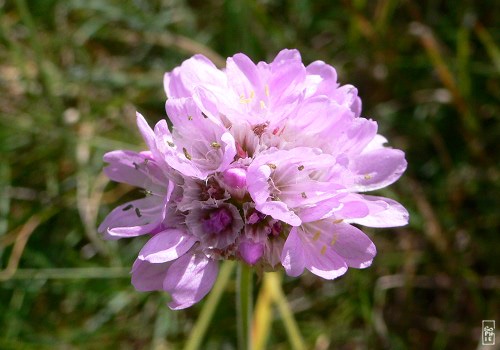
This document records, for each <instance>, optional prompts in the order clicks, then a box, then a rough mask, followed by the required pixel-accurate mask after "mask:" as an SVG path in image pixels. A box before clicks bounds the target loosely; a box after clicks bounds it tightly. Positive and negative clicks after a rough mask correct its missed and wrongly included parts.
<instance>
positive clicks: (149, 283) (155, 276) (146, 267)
mask: <svg viewBox="0 0 500 350" xmlns="http://www.w3.org/2000/svg"><path fill="white" fill-rule="evenodd" d="M171 264H172V263H171V262H167V263H163V264H152V263H150V262H148V261H144V260H140V259H137V260H136V261H135V262H134V265H133V266H132V271H131V273H132V285H133V286H134V288H135V289H136V290H138V291H140V292H149V291H153V290H162V289H163V281H164V280H165V277H166V276H167V270H168V268H169V267H170V265H171Z"/></svg>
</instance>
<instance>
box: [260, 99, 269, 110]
mask: <svg viewBox="0 0 500 350" xmlns="http://www.w3.org/2000/svg"><path fill="white" fill-rule="evenodd" d="M260 109H267V106H266V103H265V102H264V101H262V100H260Z"/></svg>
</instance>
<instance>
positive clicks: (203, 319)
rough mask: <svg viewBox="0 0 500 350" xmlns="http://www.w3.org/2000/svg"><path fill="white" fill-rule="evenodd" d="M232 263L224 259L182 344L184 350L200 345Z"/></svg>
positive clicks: (226, 281)
mask: <svg viewBox="0 0 500 350" xmlns="http://www.w3.org/2000/svg"><path fill="white" fill-rule="evenodd" d="M234 265H235V263H234V261H229V260H227V261H225V262H224V263H223V264H222V267H221V269H220V272H219V277H218V278H217V282H215V285H214V287H213V288H212V291H211V292H210V295H209V296H208V298H207V300H206V301H205V303H204V305H203V309H202V310H201V313H200V316H198V319H197V320H196V324H195V325H194V327H193V329H192V330H191V333H190V334H189V337H188V341H187V343H186V345H185V346H184V349H185V350H195V349H198V348H199V347H200V344H201V341H202V340H203V337H204V336H205V333H206V331H207V328H208V325H209V324H210V321H211V320H212V316H213V315H214V311H215V309H216V307H217V305H219V301H220V298H221V296H222V293H223V292H224V290H225V289H226V286H227V283H228V282H229V278H230V277H231V274H232V272H233V268H234Z"/></svg>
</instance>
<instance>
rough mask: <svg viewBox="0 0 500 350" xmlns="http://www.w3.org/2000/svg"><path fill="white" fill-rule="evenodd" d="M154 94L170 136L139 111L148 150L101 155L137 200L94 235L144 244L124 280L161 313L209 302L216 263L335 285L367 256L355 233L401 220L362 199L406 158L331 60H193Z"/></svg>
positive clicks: (368, 248)
mask: <svg viewBox="0 0 500 350" xmlns="http://www.w3.org/2000/svg"><path fill="white" fill-rule="evenodd" d="M164 88H165V91H166V94H167V97H168V99H167V102H166V112H167V115H168V118H169V119H170V121H171V123H172V128H171V129H170V128H169V126H168V125H167V122H166V121H165V120H161V121H160V122H158V123H157V124H156V126H155V127H154V129H151V128H150V127H149V125H148V124H147V122H146V120H145V119H144V118H143V117H142V116H141V115H140V114H137V124H138V127H139V130H140V132H141V134H142V136H143V138H144V140H145V142H146V144H147V147H148V150H147V151H144V152H139V153H137V152H132V151H113V152H110V153H107V154H106V155H105V156H104V160H105V161H106V162H107V163H109V165H108V166H107V167H106V168H105V169H104V171H105V173H106V175H107V176H108V177H109V178H110V179H111V180H113V181H117V182H123V183H127V184H131V185H133V186H137V187H141V188H143V189H144V190H145V191H146V193H147V196H146V197H145V198H142V199H138V200H134V201H131V202H129V203H125V204H123V205H121V206H119V207H117V208H116V209H114V210H113V211H112V212H111V213H110V214H109V215H108V216H107V218H106V219H105V220H104V222H103V223H102V224H101V225H100V227H99V231H100V232H102V233H103V234H104V235H105V236H106V237H107V238H109V239H118V238H122V237H134V236H139V235H144V234H147V235H150V237H151V238H150V239H149V241H148V242H147V243H146V244H145V245H144V247H143V248H142V250H141V251H140V253H139V256H138V258H137V260H136V261H135V263H134V265H133V268H132V283H133V285H134V286H135V288H136V289H138V290H140V291H151V290H164V291H166V292H168V293H170V295H171V297H172V301H171V302H170V303H169V306H170V307H171V308H172V309H182V308H186V307H189V306H191V305H193V304H194V303H196V302H198V301H199V300H200V299H201V298H203V297H204V296H205V295H206V294H207V293H208V292H209V290H210V289H211V288H212V285H213V283H214V281H215V279H216V276H217V271H218V261H219V260H224V259H236V260H241V261H243V262H245V263H247V264H249V265H253V266H255V267H256V268H257V269H260V270H264V271H270V270H276V269H278V268H281V267H283V268H284V269H285V271H286V273H287V274H288V275H290V276H298V275H300V274H302V272H303V271H304V269H307V270H309V271H311V272H312V273H313V274H316V275H318V276H320V277H323V278H325V279H334V278H336V277H339V276H341V275H342V274H344V273H345V272H346V271H347V269H348V267H354V268H365V267H367V266H369V265H370V264H371V263H372V260H373V258H374V256H375V254H376V249H375V245H374V244H373V243H372V241H371V240H370V239H369V238H368V237H367V236H366V235H365V234H364V233H363V232H362V231H361V230H359V229H358V228H357V227H355V226H353V225H352V224H360V225H365V226H371V227H393V226H401V225H405V224H406V223H407V222H408V212H407V211H406V210H405V209H404V208H403V207H402V206H401V205H400V204H399V203H397V202H395V201H393V200H391V199H388V198H383V197H376V196H369V195H364V194H360V193H362V192H366V191H371V190H376V189H380V188H383V187H386V186H388V185H390V184H391V183H393V182H394V181H396V180H397V179H398V178H399V177H400V176H401V174H402V173H403V172H404V171H405V169H406V161H405V158H404V153H403V152H402V151H400V150H397V149H392V148H388V147H384V143H386V142H387V140H386V139H385V138H384V137H383V136H381V135H378V134H377V123H376V122H374V121H373V120H370V119H365V118H362V117H360V113H361V100H360V99H359V97H358V96H357V90H356V88H355V87H353V86H351V85H340V84H339V83H338V82H337V74H336V71H335V69H334V68H333V67H331V66H329V65H328V64H326V63H324V62H322V61H316V62H313V63H311V64H309V65H308V66H304V65H303V63H302V60H301V57H300V54H299V52H298V51H296V50H283V51H281V52H280V53H279V54H278V55H277V56H276V58H275V59H274V60H273V61H272V62H271V63H265V62H259V63H258V64H255V63H253V62H252V61H251V60H250V59H249V58H248V57H247V56H245V55H244V54H236V55H235V56H233V57H230V58H228V59H227V65H226V68H225V69H224V70H219V69H217V68H216V67H215V66H214V64H213V63H212V62H211V61H210V60H208V59H207V58H206V57H204V56H202V55H195V56H194V57H192V58H190V59H188V60H186V61H185V62H183V63H182V65H181V66H180V67H177V68H175V69H174V70H173V71H172V72H170V73H167V74H165V77H164Z"/></svg>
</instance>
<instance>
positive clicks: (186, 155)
mask: <svg viewBox="0 0 500 350" xmlns="http://www.w3.org/2000/svg"><path fill="white" fill-rule="evenodd" d="M182 152H184V156H185V157H186V158H187V159H188V160H191V159H192V157H191V155H190V154H189V153H188V151H187V149H186V148H185V147H182Z"/></svg>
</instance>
